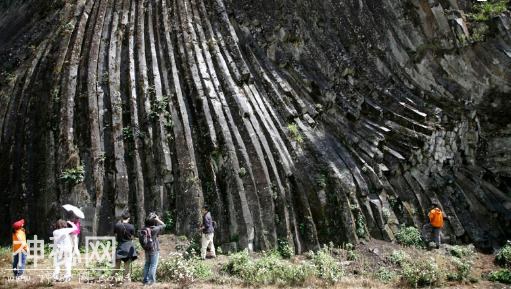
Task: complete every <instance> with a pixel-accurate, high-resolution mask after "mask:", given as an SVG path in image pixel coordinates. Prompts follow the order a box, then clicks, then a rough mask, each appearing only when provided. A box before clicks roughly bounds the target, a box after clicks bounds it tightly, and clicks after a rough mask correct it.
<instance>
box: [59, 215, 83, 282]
mask: <svg viewBox="0 0 511 289" xmlns="http://www.w3.org/2000/svg"><path fill="white" fill-rule="evenodd" d="M68 225H69V226H70V227H68ZM76 229H77V227H76V225H75V224H74V223H73V222H70V221H67V222H66V221H64V220H62V219H60V220H58V221H57V223H55V230H54V231H53V265H54V271H53V279H54V280H56V281H64V282H69V281H71V267H72V265H73V247H74V244H73V241H72V237H71V234H72V233H73V232H75V231H76ZM61 265H63V266H64V270H65V271H64V278H63V279H60V278H59V277H60V276H59V275H60V266H61Z"/></svg>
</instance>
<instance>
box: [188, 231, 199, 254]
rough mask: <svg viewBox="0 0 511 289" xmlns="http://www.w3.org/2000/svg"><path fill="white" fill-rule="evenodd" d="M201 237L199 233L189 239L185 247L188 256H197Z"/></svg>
mask: <svg viewBox="0 0 511 289" xmlns="http://www.w3.org/2000/svg"><path fill="white" fill-rule="evenodd" d="M200 239H201V237H200V236H199V235H194V236H193V237H192V239H191V240H190V244H188V247H187V248H186V250H185V251H186V254H187V255H188V256H197V255H198V254H199V253H200V249H201V240H200Z"/></svg>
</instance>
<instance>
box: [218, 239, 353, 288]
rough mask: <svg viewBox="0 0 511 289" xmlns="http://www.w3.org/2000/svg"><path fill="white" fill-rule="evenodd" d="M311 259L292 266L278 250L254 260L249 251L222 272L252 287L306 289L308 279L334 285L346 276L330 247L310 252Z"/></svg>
mask: <svg viewBox="0 0 511 289" xmlns="http://www.w3.org/2000/svg"><path fill="white" fill-rule="evenodd" d="M308 257H309V259H308V260H306V261H302V262H300V263H290V262H289V261H286V260H283V259H282V257H281V256H280V254H279V252H278V251H270V252H268V253H266V254H265V255H263V256H262V257H261V258H259V259H254V258H252V257H251V256H250V255H249V253H248V251H246V250H245V251H242V252H238V253H235V254H233V255H231V256H230V258H229V261H228V263H227V264H225V265H224V267H223V268H222V271H224V272H226V273H228V274H229V275H231V276H234V277H237V278H240V279H241V280H242V281H243V282H244V283H245V284H247V285H250V286H262V285H274V284H277V285H281V286H302V285H304V284H305V282H306V281H308V280H320V281H323V282H326V283H328V284H334V283H336V282H338V281H340V280H341V278H342V276H343V275H344V270H343V269H342V267H341V266H340V264H339V263H338V262H337V261H336V259H335V258H334V257H332V254H331V252H330V250H329V248H327V247H325V248H324V249H321V250H319V251H318V252H309V253H308Z"/></svg>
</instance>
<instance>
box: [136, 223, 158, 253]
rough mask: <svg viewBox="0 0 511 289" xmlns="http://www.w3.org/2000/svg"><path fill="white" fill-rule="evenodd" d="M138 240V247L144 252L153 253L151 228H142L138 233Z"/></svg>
mask: <svg viewBox="0 0 511 289" xmlns="http://www.w3.org/2000/svg"><path fill="white" fill-rule="evenodd" d="M138 240H139V241H140V245H142V248H144V250H146V251H153V250H154V240H153V236H152V235H151V228H144V229H142V230H140V232H139V233H138Z"/></svg>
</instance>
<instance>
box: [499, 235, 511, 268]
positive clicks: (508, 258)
mask: <svg viewBox="0 0 511 289" xmlns="http://www.w3.org/2000/svg"><path fill="white" fill-rule="evenodd" d="M495 263H497V264H498V265H500V266H507V267H511V243H510V242H509V241H508V243H507V244H506V245H505V246H504V247H502V248H501V249H500V250H499V251H498V252H497V255H496V256H495Z"/></svg>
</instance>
